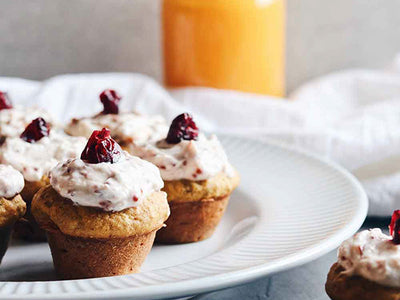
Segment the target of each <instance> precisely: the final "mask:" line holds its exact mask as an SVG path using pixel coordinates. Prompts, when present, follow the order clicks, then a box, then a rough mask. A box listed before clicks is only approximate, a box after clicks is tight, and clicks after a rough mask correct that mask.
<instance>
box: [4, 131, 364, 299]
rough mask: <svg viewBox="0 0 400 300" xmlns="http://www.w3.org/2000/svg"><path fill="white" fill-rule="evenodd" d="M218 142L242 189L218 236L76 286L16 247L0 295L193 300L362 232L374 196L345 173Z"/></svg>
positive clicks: (45, 255)
mask: <svg viewBox="0 0 400 300" xmlns="http://www.w3.org/2000/svg"><path fill="white" fill-rule="evenodd" d="M221 140H222V142H223V144H224V146H225V148H226V151H227V152H228V155H229V157H230V160H231V162H232V164H233V165H234V166H235V167H237V169H238V170H239V172H240V174H241V177H242V182H241V185H240V187H239V188H238V189H237V190H236V191H235V192H234V194H233V195H232V198H231V201H230V204H229V207H228V209H227V212H226V214H225V216H224V217H223V220H222V222H221V224H220V225H219V227H218V229H217V231H216V233H215V234H214V236H213V237H212V238H211V239H209V240H206V241H203V242H199V243H193V244H187V245H174V246H155V247H154V248H153V250H152V251H151V253H150V255H149V257H148V258H147V260H146V262H145V264H144V266H143V267H142V272H141V273H140V274H134V275H126V276H118V277H108V278H97V279H89V280H71V281H55V280H54V278H55V277H54V274H53V269H52V262H51V256H50V252H49V249H48V247H47V245H46V244H36V245H20V246H13V247H11V248H10V249H9V251H8V252H7V254H6V256H5V258H4V261H3V264H2V266H1V268H0V269H1V271H0V280H2V282H0V298H1V299H71V298H74V299H94V298H96V299H100V298H101V299H103V298H104V299H156V298H166V297H168V298H171V297H177V296H186V295H193V294H196V293H201V292H205V291H211V290H215V289H220V288H224V287H228V286H232V285H235V284H239V283H243V282H246V281H250V280H253V279H256V278H258V277H261V276H265V275H269V274H272V273H274V272H278V271H282V270H286V269H289V268H292V267H294V266H297V265H300V264H304V263H306V262H308V261H311V260H313V259H315V258H317V257H318V256H321V255H323V254H325V253H327V252H328V251H330V250H332V249H333V248H335V247H337V246H338V245H339V243H340V242H341V241H342V240H343V239H345V238H347V237H348V236H350V235H351V234H352V233H354V232H355V231H356V230H357V229H358V228H359V227H360V226H361V224H362V222H363V220H364V219H365V217H366V213H367V198H366V195H365V193H364V191H363V189H362V188H361V186H360V184H359V183H358V182H357V181H356V180H355V179H354V177H353V176H351V175H350V174H349V173H347V172H346V171H344V170H343V169H342V168H340V167H338V166H336V165H334V164H332V163H328V162H324V161H322V160H320V159H317V158H315V157H314V156H312V155H309V154H304V153H302V152H298V151H294V150H290V149H287V148H284V147H281V146H278V145H273V144H263V143H259V142H255V141H251V140H247V139H241V138H235V137H226V136H225V137H222V139H221ZM46 280H47V281H46Z"/></svg>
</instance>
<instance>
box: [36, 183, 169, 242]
mask: <svg viewBox="0 0 400 300" xmlns="http://www.w3.org/2000/svg"><path fill="white" fill-rule="evenodd" d="M32 213H33V215H34V217H35V219H36V221H37V222H38V223H39V225H40V226H41V227H42V228H45V229H46V230H48V231H57V230H60V231H61V232H62V233H64V234H66V235H70V236H74V237H81V238H93V239H108V238H125V237H130V236H137V235H143V234H147V233H149V232H152V231H154V230H157V229H158V228H160V227H161V226H162V225H163V224H164V221H165V220H166V219H167V218H168V216H169V206H168V202H167V199H166V194H165V193H164V192H154V193H153V194H151V195H150V196H148V197H147V198H145V199H144V200H143V202H142V203H141V204H140V205H139V206H137V207H131V208H128V209H125V210H122V211H118V212H108V211H103V210H101V209H98V208H91V207H84V206H79V205H75V204H73V202H72V201H70V200H68V199H65V198H63V197H61V196H60V195H59V194H58V193H57V192H56V191H55V190H54V189H53V188H52V187H51V186H50V185H49V186H46V187H44V188H42V189H41V190H39V192H38V193H37V194H36V195H35V197H34V200H33V203H32Z"/></svg>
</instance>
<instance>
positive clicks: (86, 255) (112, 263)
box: [47, 230, 156, 279]
mask: <svg viewBox="0 0 400 300" xmlns="http://www.w3.org/2000/svg"><path fill="white" fill-rule="evenodd" d="M155 233H156V230H154V231H152V232H150V233H147V234H143V235H138V236H131V237H127V238H113V239H90V238H79V237H73V236H69V235H66V234H63V233H62V232H61V231H59V230H57V231H48V232H47V239H48V242H49V245H50V249H51V254H52V256H53V263H54V268H55V270H56V273H57V274H58V276H59V277H60V278H62V279H81V278H95V277H107V276H115V275H124V274H130V273H137V272H139V270H140V266H141V265H142V264H143V262H144V260H145V259H146V257H147V255H148V254H149V252H150V250H151V247H152V245H153V242H154V237H155Z"/></svg>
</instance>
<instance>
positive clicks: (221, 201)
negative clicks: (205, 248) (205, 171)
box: [156, 195, 229, 244]
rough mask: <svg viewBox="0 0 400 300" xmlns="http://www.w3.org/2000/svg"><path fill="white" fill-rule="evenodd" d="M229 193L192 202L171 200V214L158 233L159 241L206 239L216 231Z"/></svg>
mask: <svg viewBox="0 0 400 300" xmlns="http://www.w3.org/2000/svg"><path fill="white" fill-rule="evenodd" d="M228 201H229V195H228V196H224V197H220V198H216V199H213V198H211V199H202V200H200V201H191V202H170V203H169V205H170V209H171V215H170V217H169V218H168V219H167V221H166V222H165V224H166V225H167V226H166V227H163V228H161V229H160V230H159V231H158V232H157V235H156V242H159V243H166V244H172V243H191V242H198V241H201V240H205V239H207V238H209V237H211V235H212V234H213V233H214V231H215V229H216V227H217V225H218V224H219V222H220V220H221V218H222V216H223V215H224V212H225V209H226V207H227V206H228Z"/></svg>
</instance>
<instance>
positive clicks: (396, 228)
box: [389, 210, 400, 245]
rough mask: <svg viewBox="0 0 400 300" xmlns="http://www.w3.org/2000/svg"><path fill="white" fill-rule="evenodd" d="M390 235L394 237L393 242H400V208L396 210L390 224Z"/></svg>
mask: <svg viewBox="0 0 400 300" xmlns="http://www.w3.org/2000/svg"><path fill="white" fill-rule="evenodd" d="M389 231H390V235H391V236H392V237H393V243H395V244H396V245H399V244H400V210H395V211H394V212H393V215H392V220H391V222H390V225H389Z"/></svg>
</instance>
